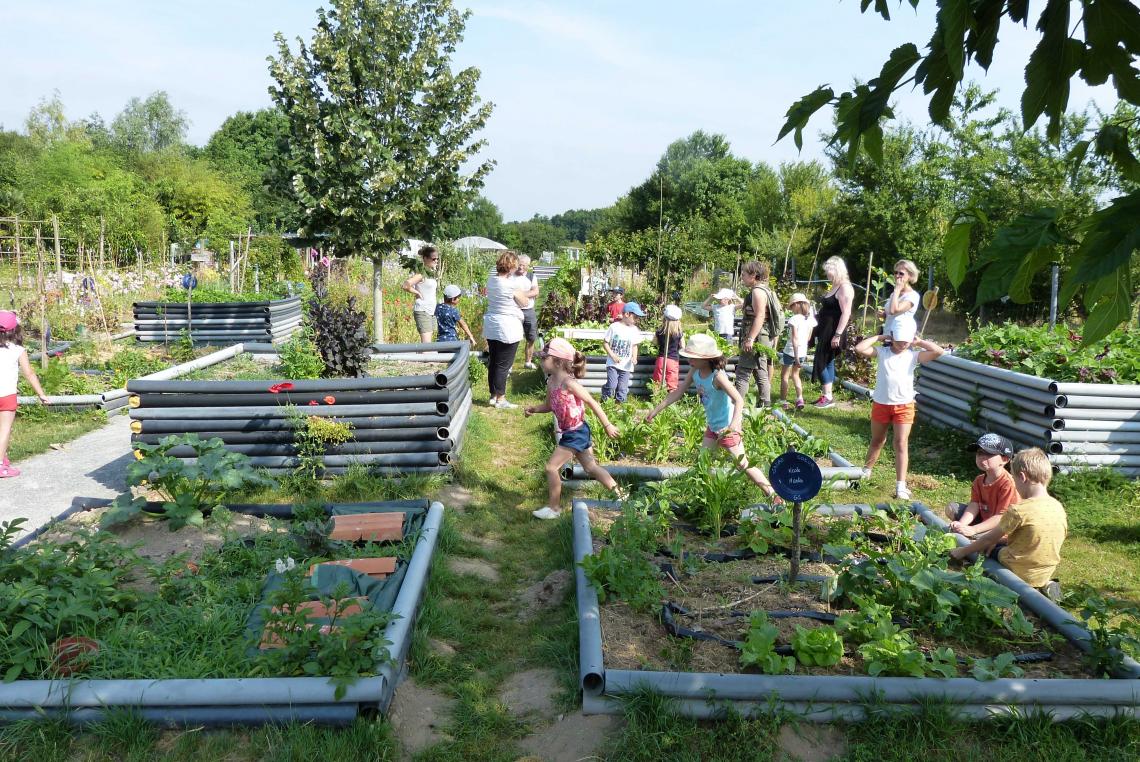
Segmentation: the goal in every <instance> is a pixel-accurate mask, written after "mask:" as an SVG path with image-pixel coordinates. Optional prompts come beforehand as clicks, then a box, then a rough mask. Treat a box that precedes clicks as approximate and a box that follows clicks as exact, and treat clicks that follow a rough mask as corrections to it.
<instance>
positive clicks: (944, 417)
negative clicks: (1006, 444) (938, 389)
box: [918, 401, 1038, 449]
mask: <svg viewBox="0 0 1140 762" xmlns="http://www.w3.org/2000/svg"><path fill="white" fill-rule="evenodd" d="M920 402H921V401H920ZM918 412H919V414H920V415H922V416H924V417H926V418H929V419H930V420H932V421H934V422H935V423H938V424H941V425H942V426H946V427H948V428H952V429H957V430H958V431H963V432H965V433H967V434H970V435H972V436H975V437H980V436H981V435H982V434H985V433H986V430H985V429H983V428H980V427H978V426H975V425H973V424H972V423H970V422H969V421H966V420H963V419H962V418H960V417H959V416H957V415H955V414H953V413H951V412H948V411H946V410H945V409H944V408H941V407H938V406H936V405H933V404H932V403H931V402H929V401H927V402H925V403H921V404H919V406H918ZM1011 433H1014V432H1006V435H1007V438H1008V439H1009V440H1010V441H1011V442H1013V444H1014V446H1015V447H1017V448H1018V449H1026V448H1028V447H1037V446H1038V445H1030V444H1028V443H1027V442H1026V441H1024V440H1025V439H1026V437H1024V435H1022V434H1021V432H1016V436H1012V437H1011V436H1008V435H1009V434H1011Z"/></svg>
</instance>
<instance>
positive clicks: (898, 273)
mask: <svg viewBox="0 0 1140 762" xmlns="http://www.w3.org/2000/svg"><path fill="white" fill-rule="evenodd" d="M895 275H910V273H908V272H907V271H906V270H895Z"/></svg>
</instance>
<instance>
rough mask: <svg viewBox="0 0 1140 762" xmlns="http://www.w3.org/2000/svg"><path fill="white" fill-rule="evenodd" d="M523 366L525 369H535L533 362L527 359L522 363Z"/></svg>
mask: <svg viewBox="0 0 1140 762" xmlns="http://www.w3.org/2000/svg"><path fill="white" fill-rule="evenodd" d="M523 367H524V368H526V369H527V370H535V369H536V366H535V364H534V363H533V362H530V361H529V360H528V361H527V362H524V363H523Z"/></svg>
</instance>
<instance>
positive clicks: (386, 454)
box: [127, 342, 471, 476]
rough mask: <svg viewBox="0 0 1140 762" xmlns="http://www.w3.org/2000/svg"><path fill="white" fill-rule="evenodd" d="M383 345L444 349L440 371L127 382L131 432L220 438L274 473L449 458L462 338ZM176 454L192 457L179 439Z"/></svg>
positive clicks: (463, 369)
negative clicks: (317, 377)
mask: <svg viewBox="0 0 1140 762" xmlns="http://www.w3.org/2000/svg"><path fill="white" fill-rule="evenodd" d="M377 350H378V351H380V352H383V353H386V354H389V355H391V354H399V355H402V356H407V357H409V358H414V357H416V356H420V355H422V354H423V353H424V352H425V351H427V352H430V353H433V355H431V356H435V355H438V354H440V353H443V354H444V355H445V356H447V357H450V361H449V362H448V364H447V367H446V369H445V370H443V371H440V372H433V373H421V374H418V375H412V376H396V377H378V376H365V377H362V378H327V379H317V380H298V381H292V380H287V379H265V380H229V381H200V380H196V381H133V382H131V383H130V384H128V386H127V389H128V391H129V392H130V393H131V395H132V396H131V400H130V404H131V411H130V413H131V418H132V423H131V430H132V432H133V439H134V441H137V442H141V443H146V444H150V445H153V444H157V443H159V442H160V441H162V440H163V439H164V438H165V437H167V436H169V435H183V434H189V433H197V434H199V436H200V437H201V438H202V439H212V438H218V439H221V440H222V441H223V442H224V443H225V446H226V449H227V450H230V451H232V452H239V453H243V454H246V455H249V456H250V457H251V462H252V464H253V465H254V466H256V467H260V468H265V469H268V470H269V471H271V472H291V471H295V470H297V469H299V468H300V469H305V470H307V471H309V472H310V473H311V474H312V475H315V476H316V475H324V474H337V473H343V472H344V471H345V470H347V469H348V468H349V467H351V466H352V465H354V464H361V465H364V466H365V467H367V468H368V469H369V470H372V471H375V472H378V473H406V472H440V471H446V470H448V469H449V467H450V465H449V464H450V462H451V456H452V454H453V453H454V452H456V451H457V450H458V448H459V446H460V443H461V440H462V437H463V432H464V429H465V427H466V423H467V415H468V412H469V411H470V408H471V385H470V381H469V376H468V365H469V358H470V349H469V345H468V344H467V343H466V342H443V343H435V344H415V345H388V346H381V347H377ZM170 454H172V455H174V456H176V457H183V458H193V457H194V453H193V452H191V451H190V450H188V449H185V448H176V449H174V450H172V451H171V453H170Z"/></svg>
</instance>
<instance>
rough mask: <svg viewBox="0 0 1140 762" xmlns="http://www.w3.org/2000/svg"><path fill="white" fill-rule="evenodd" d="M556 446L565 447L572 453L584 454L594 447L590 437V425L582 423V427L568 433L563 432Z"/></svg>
mask: <svg viewBox="0 0 1140 762" xmlns="http://www.w3.org/2000/svg"><path fill="white" fill-rule="evenodd" d="M558 446H559V447H565V448H566V449H567V450H573V451H574V452H585V451H586V450H589V449H590V448H591V447H593V446H594V439H593V437H591V436H590V424H588V423H586V422H585V421H582V425H581V426H579V427H578V428H576V429H571V430H570V431H563V432H562V435H561V436H560V437H558Z"/></svg>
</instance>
